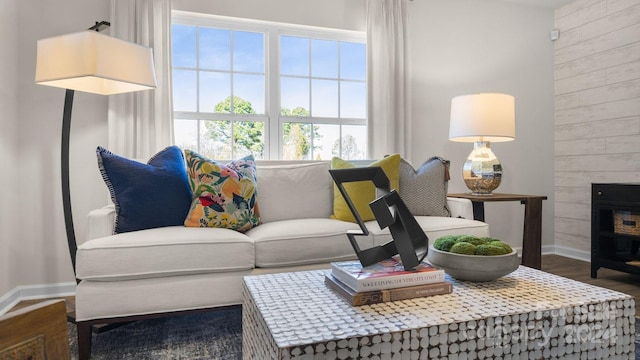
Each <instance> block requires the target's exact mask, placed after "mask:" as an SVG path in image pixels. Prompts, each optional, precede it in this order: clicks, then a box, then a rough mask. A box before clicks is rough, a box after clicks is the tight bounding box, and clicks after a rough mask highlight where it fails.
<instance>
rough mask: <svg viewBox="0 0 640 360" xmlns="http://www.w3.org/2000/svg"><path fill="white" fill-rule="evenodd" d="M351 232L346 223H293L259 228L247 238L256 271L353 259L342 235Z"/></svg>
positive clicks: (368, 243) (352, 226)
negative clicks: (253, 255) (258, 268)
mask: <svg viewBox="0 0 640 360" xmlns="http://www.w3.org/2000/svg"><path fill="white" fill-rule="evenodd" d="M355 229H359V227H358V225H357V224H355V223H351V222H346V221H339V220H332V219H321V218H320V219H294V220H283V221H278V222H271V223H265V224H262V225H260V226H258V227H255V228H253V229H251V230H249V231H248V232H247V235H248V236H249V237H250V238H251V239H252V240H253V241H254V242H255V248H256V267H278V266H291V265H304V264H313V263H323V262H325V263H326V262H330V261H339V260H346V259H353V258H355V257H356V254H355V252H354V251H353V248H352V247H351V244H350V243H349V239H348V238H347V235H346V233H347V231H348V230H355ZM362 241H363V242H362V243H361V246H362V247H363V248H368V247H371V245H372V243H371V240H370V239H369V238H364V239H362Z"/></svg>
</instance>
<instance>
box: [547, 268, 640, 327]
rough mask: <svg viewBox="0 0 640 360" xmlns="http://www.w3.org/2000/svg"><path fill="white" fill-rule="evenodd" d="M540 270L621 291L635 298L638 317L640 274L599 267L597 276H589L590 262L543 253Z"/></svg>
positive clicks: (639, 308)
mask: <svg viewBox="0 0 640 360" xmlns="http://www.w3.org/2000/svg"><path fill="white" fill-rule="evenodd" d="M542 270H543V271H546V272H549V273H552V274H555V275H559V276H562V277H566V278H569V279H573V280H577V281H581V282H584V283H587V284H591V285H595V286H599V287H603V288H607V289H611V290H615V291H619V292H623V293H625V294H629V295H631V296H633V297H634V298H635V299H636V317H640V304H639V303H638V302H639V301H640V275H633V274H627V273H625V272H621V271H616V270H610V269H600V270H598V278H597V279H592V278H591V264H590V263H588V262H586V261H580V260H574V259H570V258H566V257H562V256H558V255H543V256H542Z"/></svg>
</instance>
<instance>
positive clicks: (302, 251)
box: [76, 162, 489, 358]
mask: <svg viewBox="0 0 640 360" xmlns="http://www.w3.org/2000/svg"><path fill="white" fill-rule="evenodd" d="M328 170H329V164H328V163H326V162H311V163H305V164H287V165H276V166H272V165H261V164H260V163H259V165H258V170H257V176H258V198H257V203H258V205H259V209H260V216H261V221H262V224H261V225H259V226H257V227H255V228H253V229H251V230H249V231H248V232H246V233H244V234H243V233H239V232H236V231H233V230H228V229H216V228H188V227H183V226H173V227H163V228H156V229H148V230H141V231H135V232H128V233H122V234H117V235H112V234H113V228H114V220H115V216H116V214H115V209H114V206H113V205H110V206H106V207H104V208H102V209H97V210H94V211H91V213H90V214H89V225H88V237H87V239H86V240H85V241H79V243H78V252H77V256H76V261H77V269H76V271H77V278H78V280H79V283H78V286H77V290H76V321H77V323H78V330H79V331H78V336H79V345H80V346H79V347H80V353H81V358H82V357H86V354H87V349H90V336H89V335H88V331H89V328H90V325H92V324H97V323H109V322H117V321H122V320H129V319H135V318H139V317H140V316H141V315H153V314H156V315H157V314H161V315H167V313H174V312H182V311H189V310H196V309H209V308H216V307H223V306H228V305H236V304H241V302H242V277H243V276H245V275H254V274H262V273H272V272H282V271H298V270H308V269H318V268H328V266H329V263H330V262H332V261H340V260H347V259H355V258H356V257H355V253H354V251H353V249H352V248H351V245H350V244H349V241H348V239H347V236H346V232H347V231H348V230H353V229H358V225H357V224H356V223H351V222H345V221H340V220H334V219H331V218H330V215H331V213H332V210H333V182H332V180H331V177H330V175H329V172H328ZM401 192H402V190H401V189H400V193H401ZM447 203H448V206H449V208H450V210H451V217H439V216H417V217H416V219H417V221H418V223H419V224H420V225H421V227H422V228H423V229H424V231H425V233H426V234H427V235H428V237H429V238H430V240H431V241H434V240H435V239H436V238H438V237H440V236H443V235H447V234H473V235H477V236H489V227H488V225H487V224H486V223H483V222H479V221H475V220H473V211H472V205H471V202H470V201H468V200H466V199H454V198H448V199H447ZM366 225H367V227H368V229H369V230H370V232H371V234H370V235H369V236H368V237H366V238H362V239H361V240H359V243H360V246H361V248H363V249H364V248H368V247H371V246H374V245H380V244H383V243H385V242H387V241H389V240H390V239H391V236H390V234H389V231H388V229H384V230H380V228H379V227H378V225H377V223H376V222H375V221H369V222H367V223H366ZM87 337H88V338H87ZM87 342H89V343H88V344H87ZM83 352H84V353H85V354H84V355H83Z"/></svg>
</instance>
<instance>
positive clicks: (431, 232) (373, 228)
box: [365, 216, 489, 245]
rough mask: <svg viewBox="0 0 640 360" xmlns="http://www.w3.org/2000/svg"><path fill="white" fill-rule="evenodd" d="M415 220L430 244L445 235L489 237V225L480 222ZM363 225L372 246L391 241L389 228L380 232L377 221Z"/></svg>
mask: <svg viewBox="0 0 640 360" xmlns="http://www.w3.org/2000/svg"><path fill="white" fill-rule="evenodd" d="M415 218H416V221H417V222H418V224H419V225H420V227H421V228H422V230H423V231H424V232H425V234H427V236H428V237H429V243H430V244H433V242H434V241H435V240H436V239H437V238H439V237H441V236H445V235H462V234H465V235H475V236H480V237H483V236H489V225H488V224H487V223H484V222H481V221H476V220H468V219H462V218H453V217H443V216H416V217H415ZM365 225H366V226H367V229H369V235H370V236H371V237H372V243H373V244H374V245H382V244H384V243H386V242H388V241H390V240H391V233H390V232H389V228H385V229H382V230H380V226H378V222H377V221H368V222H366V223H365Z"/></svg>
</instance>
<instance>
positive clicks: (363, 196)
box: [331, 154, 400, 222]
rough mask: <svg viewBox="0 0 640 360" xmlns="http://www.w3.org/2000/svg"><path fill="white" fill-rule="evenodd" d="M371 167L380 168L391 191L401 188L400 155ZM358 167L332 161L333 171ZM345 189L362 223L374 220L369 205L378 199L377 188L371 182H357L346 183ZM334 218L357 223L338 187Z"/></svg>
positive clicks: (335, 195) (334, 195) (379, 161)
mask: <svg viewBox="0 0 640 360" xmlns="http://www.w3.org/2000/svg"><path fill="white" fill-rule="evenodd" d="M369 166H380V167H381V168H382V170H383V171H384V173H385V175H387V178H389V185H390V187H391V189H398V188H399V181H398V169H399V166H400V155H399V154H393V155H389V156H387V157H385V158H382V159H380V160H378V161H375V162H373V163H371V164H370V165H369ZM354 167H356V165H354V164H352V163H350V162H348V161H345V160H342V159H340V158H337V157H334V158H333V159H331V168H332V169H350V168H354ZM344 189H345V190H346V191H347V194H349V198H350V199H351V202H352V203H353V205H354V206H355V208H356V210H357V211H358V214H359V215H360V218H362V221H369V220H374V219H375V216H374V215H373V211H371V208H370V207H369V203H370V202H372V201H373V200H375V199H376V187H375V185H373V183H372V182H371V181H355V182H351V183H345V184H344ZM333 217H334V218H335V219H338V220H343V221H351V222H356V218H355V217H354V216H353V214H352V213H351V210H350V209H349V206H348V205H347V202H346V201H345V200H344V198H343V197H342V194H341V193H340V190H338V187H337V186H336V185H334V188H333Z"/></svg>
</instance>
